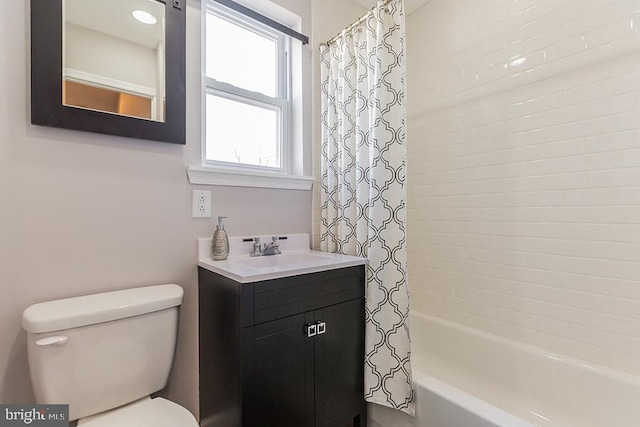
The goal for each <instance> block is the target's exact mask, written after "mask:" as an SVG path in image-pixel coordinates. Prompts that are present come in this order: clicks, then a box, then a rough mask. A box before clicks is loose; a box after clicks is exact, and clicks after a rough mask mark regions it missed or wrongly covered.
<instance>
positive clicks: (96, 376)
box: [22, 285, 183, 420]
mask: <svg viewBox="0 0 640 427" xmlns="http://www.w3.org/2000/svg"><path fill="white" fill-rule="evenodd" d="M182 297H183V290H182V288H181V287H180V286H178V285H158V286H149V287H143V288H135V289H127V290H122V291H114V292H106V293H101V294H95V295H87V296H82V297H76V298H68V299H62V300H56V301H49V302H44V303H40V304H34V305H32V306H30V307H29V308H27V309H26V310H25V311H24V313H23V315H22V326H23V328H24V329H25V330H26V331H27V346H28V347H27V348H28V354H29V369H30V372H31V383H32V385H33V390H34V394H35V396H36V401H37V402H38V403H43V404H47V403H48V404H69V417H70V419H71V420H75V419H78V418H83V417H86V416H88V415H93V414H96V413H99V412H102V411H106V410H108V409H112V408H115V407H118V406H121V405H124V404H126V403H129V402H132V401H134V400H136V399H139V398H141V397H144V396H147V395H149V394H151V393H153V392H155V391H158V390H160V389H162V388H164V386H165V385H166V382H167V379H168V377H169V371H170V369H171V363H172V361H173V354H174V349H175V344H176V335H177V326H178V306H179V305H180V304H181V303H182Z"/></svg>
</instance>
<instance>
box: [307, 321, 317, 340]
mask: <svg viewBox="0 0 640 427" xmlns="http://www.w3.org/2000/svg"><path fill="white" fill-rule="evenodd" d="M317 326H318V325H317V324H315V323H308V324H307V325H306V327H305V330H306V332H307V338H311V337H315V336H316V335H317V334H318V331H317V329H316V328H317Z"/></svg>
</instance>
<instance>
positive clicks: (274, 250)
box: [249, 236, 282, 257]
mask: <svg viewBox="0 0 640 427" xmlns="http://www.w3.org/2000/svg"><path fill="white" fill-rule="evenodd" d="M281 253H282V252H280V247H279V246H278V237H276V236H273V237H272V238H271V243H269V244H266V243H263V244H260V238H259V237H254V238H253V249H252V250H251V253H250V254H249V255H251V256H254V257H255V256H269V255H280V254H281Z"/></svg>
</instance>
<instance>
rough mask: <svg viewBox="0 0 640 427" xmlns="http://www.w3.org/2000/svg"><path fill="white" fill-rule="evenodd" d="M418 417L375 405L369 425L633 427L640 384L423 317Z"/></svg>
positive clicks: (415, 343)
mask: <svg viewBox="0 0 640 427" xmlns="http://www.w3.org/2000/svg"><path fill="white" fill-rule="evenodd" d="M411 331H412V360H413V362H412V363H413V377H414V386H415V390H416V418H415V419H414V418H412V417H409V416H407V415H405V414H403V413H400V412H397V411H392V410H390V409H387V408H384V407H381V406H378V405H370V406H369V427H533V426H553V427H635V426H640V409H639V408H640V378H639V377H635V376H632V375H628V374H624V373H621V372H618V371H614V370H611V369H607V368H603V367H600V366H594V365H590V364H588V363H585V362H582V361H579V360H576V359H572V358H570V357H566V356H561V355H558V354H553V353H550V352H547V351H544V350H541V349H539V348H537V347H533V346H528V345H524V344H520V343H517V342H514V341H511V340H507V339H504V338H501V337H498V336H495V335H491V334H486V333H483V332H479V331H476V330H474V329H470V328H466V327H463V326H460V325H457V324H455V323H451V322H448V321H445V320H441V319H438V318H435V317H431V316H425V315H422V314H419V313H412V315H411Z"/></svg>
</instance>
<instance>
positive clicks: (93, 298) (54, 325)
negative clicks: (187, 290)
mask: <svg viewBox="0 0 640 427" xmlns="http://www.w3.org/2000/svg"><path fill="white" fill-rule="evenodd" d="M183 295H184V291H183V290H182V288H181V287H180V286H178V285H156V286H146V287H142V288H133V289H125V290H121V291H112V292H104V293H101V294H93V295H85V296H81V297H74V298H66V299H60V300H55V301H47V302H42V303H38V304H34V305H32V306H29V307H28V308H27V309H26V310H25V311H24V312H23V313H22V327H23V328H24V329H25V330H26V331H27V332H31V333H44V332H53V331H61V330H64V329H69V328H77V327H80V326H88V325H93V324H96V323H102V322H109V321H112V320H118V319H124V318H126V317H132V316H137V315H141V314H145V313H151V312H154V311H159V310H164V309H167V308H171V307H176V306H179V305H180V304H182V297H183Z"/></svg>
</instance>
